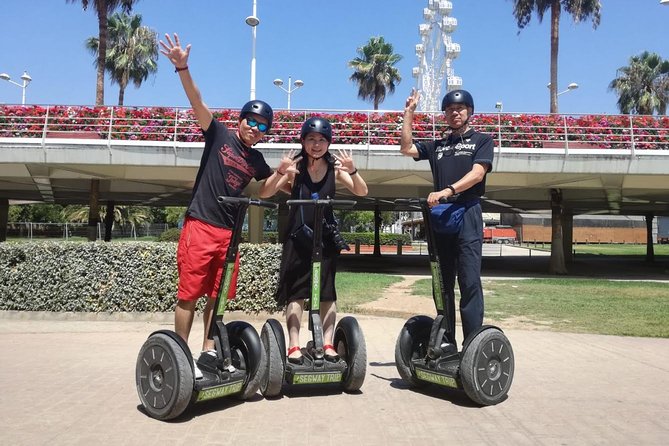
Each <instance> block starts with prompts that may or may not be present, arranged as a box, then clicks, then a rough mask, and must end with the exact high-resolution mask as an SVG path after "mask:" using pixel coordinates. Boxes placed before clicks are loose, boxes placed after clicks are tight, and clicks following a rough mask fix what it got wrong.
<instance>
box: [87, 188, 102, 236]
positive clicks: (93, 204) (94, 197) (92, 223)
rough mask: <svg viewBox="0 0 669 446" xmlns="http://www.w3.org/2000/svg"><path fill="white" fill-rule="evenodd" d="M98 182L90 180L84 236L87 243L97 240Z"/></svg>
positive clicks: (98, 213)
mask: <svg viewBox="0 0 669 446" xmlns="http://www.w3.org/2000/svg"><path fill="white" fill-rule="evenodd" d="M99 201H100V180H97V179H95V180H91V190H90V193H89V195H88V206H89V207H88V227H87V228H86V235H87V237H88V241H89V242H94V241H95V240H97V238H98V223H100V204H99Z"/></svg>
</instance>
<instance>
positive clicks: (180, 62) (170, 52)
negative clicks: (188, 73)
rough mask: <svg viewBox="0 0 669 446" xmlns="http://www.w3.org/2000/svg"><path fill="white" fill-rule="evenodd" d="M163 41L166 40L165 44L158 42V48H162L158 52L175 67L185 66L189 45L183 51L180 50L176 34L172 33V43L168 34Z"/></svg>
mask: <svg viewBox="0 0 669 446" xmlns="http://www.w3.org/2000/svg"><path fill="white" fill-rule="evenodd" d="M165 40H167V43H165V42H163V41H162V40H161V41H160V46H161V47H162V48H163V49H161V50H160V52H161V53H163V54H164V55H165V56H167V58H168V59H169V60H170V62H172V63H173V64H174V66H175V67H185V66H187V65H188V56H189V55H190V44H188V45H187V46H186V48H185V49H184V48H181V42H180V41H179V35H178V34H177V33H174V41H172V38H171V37H170V35H169V34H165Z"/></svg>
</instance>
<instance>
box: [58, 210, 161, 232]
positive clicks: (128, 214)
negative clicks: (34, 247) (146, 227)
mask: <svg viewBox="0 0 669 446" xmlns="http://www.w3.org/2000/svg"><path fill="white" fill-rule="evenodd" d="M112 212H113V218H106V217H107V208H104V207H102V206H100V207H98V209H97V216H98V218H99V220H101V221H111V222H113V223H117V224H118V225H119V226H126V227H127V226H129V227H130V229H131V230H134V229H135V228H136V227H137V225H141V224H143V223H150V222H151V209H150V208H148V207H147V206H115V207H113V209H112ZM89 214H90V209H89V206H80V205H69V206H66V207H65V208H64V209H63V211H62V218H63V221H65V222H85V221H88V215H89ZM110 229H111V228H110Z"/></svg>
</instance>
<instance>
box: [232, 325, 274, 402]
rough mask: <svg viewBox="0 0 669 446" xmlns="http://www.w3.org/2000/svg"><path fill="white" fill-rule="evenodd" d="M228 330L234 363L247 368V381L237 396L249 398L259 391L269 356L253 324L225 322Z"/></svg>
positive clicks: (239, 367) (238, 366)
mask: <svg viewBox="0 0 669 446" xmlns="http://www.w3.org/2000/svg"><path fill="white" fill-rule="evenodd" d="M225 327H226V328H227V330H228V339H229V341H230V350H231V353H232V365H233V366H235V367H236V368H238V369H241V368H243V369H246V381H245V382H244V387H243V388H242V391H241V393H238V394H237V397H238V398H239V399H241V400H247V399H249V398H250V397H252V396H253V395H255V394H256V392H258V389H259V388H260V381H261V380H262V375H263V371H264V370H265V367H267V365H266V364H267V356H265V349H263V347H262V343H261V342H260V336H258V332H257V331H256V329H255V328H253V326H252V325H251V324H249V323H247V322H244V321H233V322H229V323H227V324H225Z"/></svg>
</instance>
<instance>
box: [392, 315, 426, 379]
mask: <svg viewBox="0 0 669 446" xmlns="http://www.w3.org/2000/svg"><path fill="white" fill-rule="evenodd" d="M433 322H434V319H432V318H431V317H428V316H414V317H412V318H411V319H409V320H408V321H406V323H405V324H404V327H402V330H401V331H400V334H399V336H398V337H397V342H396V343H395V367H397V371H398V372H399V374H400V376H401V377H402V379H403V380H404V381H405V382H406V383H407V384H409V386H411V387H425V386H426V385H427V383H426V382H424V381H421V380H419V379H418V378H416V374H415V373H414V370H413V366H412V364H411V360H412V359H417V358H424V357H425V356H426V355H427V348H428V346H429V343H430V330H431V329H432V323H433Z"/></svg>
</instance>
